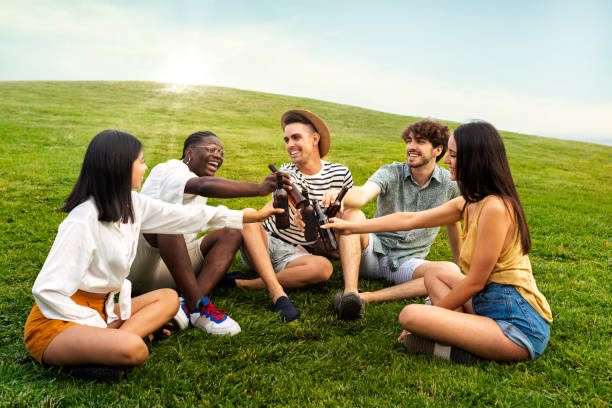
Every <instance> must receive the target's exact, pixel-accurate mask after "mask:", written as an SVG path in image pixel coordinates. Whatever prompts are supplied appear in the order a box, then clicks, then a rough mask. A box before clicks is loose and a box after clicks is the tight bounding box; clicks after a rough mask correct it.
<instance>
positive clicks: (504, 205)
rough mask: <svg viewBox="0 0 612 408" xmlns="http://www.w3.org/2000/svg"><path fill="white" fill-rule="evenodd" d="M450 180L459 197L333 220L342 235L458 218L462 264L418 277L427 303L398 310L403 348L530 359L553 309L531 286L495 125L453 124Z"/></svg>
mask: <svg viewBox="0 0 612 408" xmlns="http://www.w3.org/2000/svg"><path fill="white" fill-rule="evenodd" d="M444 162H445V163H446V164H448V166H449V170H450V173H451V179H453V180H457V182H458V185H459V189H460V191H461V197H457V198H456V199H454V200H451V201H449V202H447V203H446V204H443V205H441V206H440V207H437V208H433V209H431V210H427V211H421V212H417V213H395V214H391V215H388V216H385V217H379V218H374V219H370V220H366V221H361V222H346V221H343V220H339V219H336V218H334V219H333V220H332V223H331V224H328V227H331V228H335V229H337V230H338V231H339V232H341V233H342V234H352V233H365V232H383V231H400V230H411V229H415V228H427V227H435V226H441V225H448V224H451V223H453V222H457V221H461V220H463V240H464V242H463V246H462V249H461V255H460V261H461V265H460V266H461V268H462V269H463V272H464V273H465V275H463V274H461V273H459V272H456V271H455V270H453V269H442V270H440V271H436V272H435V273H430V274H426V275H425V286H426V287H427V290H428V293H429V296H430V298H431V301H432V304H433V306H429V305H418V304H411V305H408V306H406V307H405V308H404V309H403V310H402V312H401V313H400V315H399V322H400V324H401V325H402V327H403V328H404V330H403V331H402V333H401V334H400V337H399V339H398V340H400V341H403V342H404V344H405V345H406V349H407V350H408V352H425V353H429V354H433V355H436V356H438V357H443V358H447V359H451V360H453V361H457V362H463V363H465V362H469V361H471V360H472V358H473V356H474V355H475V356H478V357H481V358H484V359H490V360H526V359H528V358H531V359H535V358H537V357H538V356H540V354H542V352H544V349H545V348H546V345H547V344H548V339H549V337H550V328H549V324H550V323H551V322H552V314H551V311H550V307H549V305H548V302H547V301H546V298H545V297H544V296H543V295H542V294H541V293H540V292H539V290H538V288H537V287H536V284H535V280H534V278H533V274H532V272H531V264H530V262H529V257H528V256H527V254H528V253H529V251H530V249H531V240H530V237H529V229H528V228H527V223H526V220H525V215H524V213H523V208H522V206H521V202H520V200H519V197H518V193H517V191H516V188H515V186H514V182H513V180H512V175H511V173H510V167H509V165H508V159H507V157H506V150H505V148H504V144H503V141H502V139H501V137H500V135H499V133H498V132H497V130H496V129H495V128H494V127H493V126H492V125H491V124H489V123H487V122H483V121H477V122H471V123H467V124H463V125H461V126H459V127H458V128H457V129H456V130H455V132H454V134H453V136H451V138H450V139H449V142H448V155H447V156H446V158H445V159H444Z"/></svg>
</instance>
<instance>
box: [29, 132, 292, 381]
mask: <svg viewBox="0 0 612 408" xmlns="http://www.w3.org/2000/svg"><path fill="white" fill-rule="evenodd" d="M146 169H147V166H146V164H145V162H144V158H143V155H142V145H141V143H140V141H138V139H136V138H135V137H134V136H132V135H129V134H127V133H123V132H120V131H117V130H105V131H103V132H101V133H99V134H98V135H97V136H96V137H94V138H93V140H92V141H91V142H90V144H89V147H88V148H87V152H86V153H85V158H84V160H83V166H82V168H81V173H80V175H79V179H78V180H77V182H76V184H75V186H74V188H73V190H72V193H70V195H69V196H68V198H67V199H66V203H65V205H64V206H63V208H62V210H63V211H65V212H67V213H68V216H67V217H66V219H65V220H64V221H63V222H62V223H61V225H60V226H59V229H58V233H57V236H56V238H55V242H54V243H53V246H52V248H51V251H50V252H49V255H48V257H47V259H46V261H45V263H44V265H43V267H42V270H41V271H40V273H39V274H38V277H37V278H36V281H35V282H34V287H33V289H32V293H33V294H34V299H35V300H36V303H35V304H34V306H33V308H32V311H31V313H30V316H29V317H28V320H27V322H26V326H25V335H24V337H25V344H26V348H27V349H28V352H29V353H30V354H31V355H32V356H33V357H34V358H35V359H36V360H37V361H38V362H40V363H45V364H49V365H54V366H71V367H72V369H73V372H74V373H75V374H77V375H81V376H88V377H90V378H94V379H107V380H110V379H118V378H120V377H121V374H122V373H123V371H122V368H125V367H130V366H136V365H140V364H143V363H144V362H145V361H146V360H147V357H148V355H149V350H148V347H147V345H146V344H145V342H144V341H143V337H144V338H145V339H149V336H150V335H151V333H153V332H154V331H156V330H158V329H159V328H160V327H162V325H164V323H166V322H168V321H169V320H170V319H172V317H173V316H175V314H176V313H177V311H178V307H179V301H178V296H177V294H176V292H175V291H174V290H172V289H160V290H156V291H153V292H150V293H147V294H144V295H142V296H138V297H135V298H134V299H130V293H131V284H130V281H128V280H127V279H125V278H126V276H128V273H129V272H130V264H131V263H132V261H133V260H134V256H135V254H136V247H137V242H138V235H139V233H140V230H142V231H145V232H151V233H169V234H177V233H180V234H182V233H192V232H200V231H203V230H207V229H218V228H223V227H226V226H229V227H233V228H242V223H247V222H261V221H262V220H264V219H266V218H267V217H268V216H269V215H271V214H274V213H276V212H282V210H275V209H271V210H266V211H264V210H261V211H254V212H249V213H246V212H245V213H243V212H242V211H235V210H229V209H227V208H226V207H223V206H219V207H210V206H183V205H171V204H166V203H163V202H161V201H157V200H154V199H151V198H147V197H145V196H142V195H140V194H137V193H135V192H132V191H131V190H136V189H138V188H140V184H141V183H142V178H143V176H144V173H145V170H146ZM116 294H119V302H118V304H117V305H115V295H116Z"/></svg>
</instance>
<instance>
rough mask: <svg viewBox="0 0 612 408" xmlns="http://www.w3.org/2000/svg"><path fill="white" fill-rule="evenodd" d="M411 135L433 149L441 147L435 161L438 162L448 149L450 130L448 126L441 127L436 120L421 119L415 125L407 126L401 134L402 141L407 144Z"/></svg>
mask: <svg viewBox="0 0 612 408" xmlns="http://www.w3.org/2000/svg"><path fill="white" fill-rule="evenodd" d="M411 133H413V134H414V135H415V138H417V139H425V140H427V141H429V142H430V143H431V144H432V145H433V147H438V146H442V153H440V154H439V155H438V156H437V157H436V161H439V160H440V159H441V158H442V157H444V154H445V153H446V149H447V148H448V139H449V137H450V130H449V128H448V126H446V125H443V124H442V123H440V122H438V121H437V120H432V119H423V120H420V121H418V122H415V123H411V124H410V125H408V127H407V128H406V129H404V131H403V132H402V139H404V142H406V143H408V141H407V139H408V136H410V134H411Z"/></svg>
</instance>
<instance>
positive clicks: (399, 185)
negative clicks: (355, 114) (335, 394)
mask: <svg viewBox="0 0 612 408" xmlns="http://www.w3.org/2000/svg"><path fill="white" fill-rule="evenodd" d="M449 136H450V131H449V129H448V127H447V126H445V125H443V124H441V123H439V122H437V121H434V120H430V119H425V120H421V121H419V122H416V123H413V124H411V125H410V126H408V127H407V128H406V129H405V130H404V131H403V132H402V138H403V139H404V141H405V142H406V161H405V162H403V163H399V162H394V163H392V164H388V165H385V166H382V167H381V168H379V169H378V170H377V171H376V172H375V173H374V174H373V175H372V176H371V177H370V178H369V179H368V181H367V182H366V183H365V184H364V185H363V186H359V187H353V188H351V189H350V190H349V191H348V193H347V194H346V195H345V197H344V200H343V205H344V207H345V208H348V210H347V211H345V212H344V214H343V216H342V218H343V219H345V220H351V221H353V220H361V219H365V215H364V214H363V212H362V211H361V210H359V209H358V208H360V207H362V206H363V205H364V204H366V203H367V202H369V201H370V200H372V199H373V198H374V197H377V209H376V214H375V216H374V217H380V216H383V215H387V214H392V213H395V212H403V211H410V212H416V211H423V210H427V209H429V208H434V207H437V206H439V205H441V204H443V203H445V202H447V201H448V200H451V199H453V198H455V197H457V196H459V189H458V187H457V183H456V182H454V181H451V180H450V174H449V172H448V170H446V169H444V168H442V167H440V166H438V165H436V162H437V161H438V160H440V159H441V158H442V157H443V156H444V153H445V152H446V149H447V143H448V138H449ZM336 194H337V192H331V191H330V192H328V194H326V196H325V197H324V198H323V205H328V204H329V202H331V201H333V199H334V198H335V195H336ZM438 230H439V228H437V227H436V228H422V229H417V230H412V231H399V232H379V233H374V234H355V235H342V236H340V237H339V240H338V241H339V246H340V259H341V261H342V273H343V276H344V292H339V293H337V294H336V295H335V296H334V307H335V309H336V311H337V312H338V315H339V316H340V318H342V319H354V318H357V317H361V316H362V315H363V313H364V311H365V303H366V302H382V301H387V300H395V299H405V298H410V297H416V296H425V295H426V294H427V291H426V289H425V285H424V283H423V276H424V275H425V273H426V272H427V271H429V270H433V269H434V268H438V267H440V263H433V262H428V261H426V260H425V257H426V256H427V254H428V253H429V249H430V247H431V245H432V244H433V242H434V240H435V238H436V235H437V234H438ZM446 230H447V234H448V239H449V243H450V245H451V250H452V252H453V257H454V259H455V262H456V263H458V261H459V252H460V247H461V238H460V226H459V223H456V224H451V225H447V226H446ZM451 265H453V266H454V267H455V268H458V267H457V266H456V265H455V264H452V263H451ZM360 276H361V277H367V278H384V279H387V280H389V281H391V282H393V283H394V284H395V286H392V287H388V288H384V289H381V290H378V291H375V292H363V293H358V281H359V277H360Z"/></svg>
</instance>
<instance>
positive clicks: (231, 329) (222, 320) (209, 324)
mask: <svg viewBox="0 0 612 408" xmlns="http://www.w3.org/2000/svg"><path fill="white" fill-rule="evenodd" d="M199 303H200V307H201V309H200V310H199V311H197V312H195V313H191V315H190V316H189V320H190V321H191V325H192V326H194V327H197V328H198V329H200V330H204V331H206V332H207V333H210V334H214V335H219V336H226V335H230V336H233V335H235V334H238V333H240V330H241V329H240V325H239V324H238V323H236V321H235V320H234V319H232V318H231V317H229V316H228V315H227V314H226V313H225V310H223V309H217V308H216V307H215V306H214V305H213V304H212V302H211V301H210V299H209V298H208V297H203V298H201V299H200V302H199Z"/></svg>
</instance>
